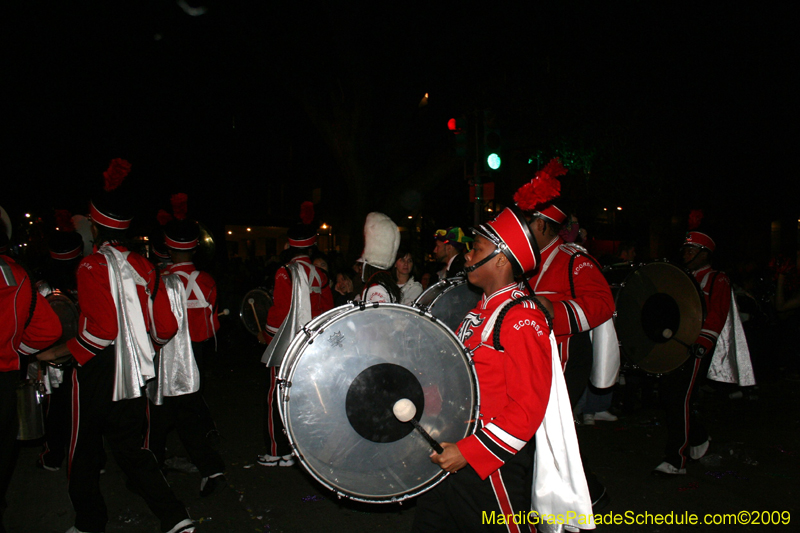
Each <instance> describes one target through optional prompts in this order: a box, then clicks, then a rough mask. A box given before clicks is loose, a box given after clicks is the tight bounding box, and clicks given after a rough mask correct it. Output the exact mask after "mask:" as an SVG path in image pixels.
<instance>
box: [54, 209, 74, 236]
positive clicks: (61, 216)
mask: <svg viewBox="0 0 800 533" xmlns="http://www.w3.org/2000/svg"><path fill="white" fill-rule="evenodd" d="M56 228H57V229H58V230H59V231H75V225H74V224H73V223H72V215H71V214H70V212H69V211H67V210H66V209H56Z"/></svg>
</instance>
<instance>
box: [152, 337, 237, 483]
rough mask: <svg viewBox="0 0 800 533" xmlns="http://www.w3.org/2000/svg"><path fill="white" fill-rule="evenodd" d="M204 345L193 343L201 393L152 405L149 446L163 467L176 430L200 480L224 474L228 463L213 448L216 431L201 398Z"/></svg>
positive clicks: (173, 397) (209, 413)
mask: <svg viewBox="0 0 800 533" xmlns="http://www.w3.org/2000/svg"><path fill="white" fill-rule="evenodd" d="M204 344H205V343H200V342H193V343H192V351H193V352H194V354H195V361H197V366H198V368H199V369H200V376H201V378H200V390H198V391H197V392H194V393H192V394H184V395H182V396H169V397H165V398H164V403H163V404H162V405H156V404H154V403H152V402H150V428H149V432H148V443H147V445H148V448H150V450H152V452H153V453H154V454H155V456H156V459H157V460H158V464H159V465H161V466H162V467H163V465H164V459H165V455H166V445H167V436H168V435H169V432H170V431H172V430H173V429H175V430H176V431H177V432H178V437H179V438H180V439H181V444H183V447H184V449H186V453H188V454H189V459H191V461H192V463H194V465H195V466H196V467H197V469H198V470H199V471H200V475H201V476H203V477H208V476H210V475H212V474H219V473H222V472H224V471H225V463H224V462H223V460H222V457H221V456H220V454H219V452H218V451H217V450H216V449H215V446H214V445H212V439H211V438H210V437H211V436H212V435H211V434H212V433H213V434H216V431H217V427H216V425H215V424H214V420H213V418H212V417H211V411H210V410H209V409H208V404H207V403H206V401H205V399H204V398H203V394H202V390H203V389H202V386H203V385H202V384H203V377H202V376H203V347H204Z"/></svg>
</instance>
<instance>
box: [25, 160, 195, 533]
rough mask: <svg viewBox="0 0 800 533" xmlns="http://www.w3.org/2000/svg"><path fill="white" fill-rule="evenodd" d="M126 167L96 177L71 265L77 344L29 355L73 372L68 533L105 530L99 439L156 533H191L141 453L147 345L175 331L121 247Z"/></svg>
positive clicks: (140, 269)
mask: <svg viewBox="0 0 800 533" xmlns="http://www.w3.org/2000/svg"><path fill="white" fill-rule="evenodd" d="M130 169H131V165H130V163H128V162H127V161H125V160H124V159H114V160H112V161H111V165H110V166H109V168H108V169H107V170H106V171H105V172H104V173H103V177H104V179H105V186H104V187H103V192H101V193H99V194H97V195H95V196H94V197H93V198H92V201H91V203H90V211H91V219H92V223H91V224H92V226H91V230H92V236H93V242H94V244H95V247H96V251H95V252H94V253H92V254H91V255H89V256H88V257H86V258H84V259H83V261H81V264H80V266H79V267H78V274H77V279H78V303H79V305H80V309H81V312H80V319H79V326H78V327H79V332H78V336H77V337H75V338H72V339H69V340H68V341H67V342H66V344H61V345H58V346H56V347H54V348H51V349H49V350H47V351H45V352H42V353H40V354H39V355H38V356H37V357H38V358H39V359H40V360H43V361H47V360H53V359H56V358H59V357H61V356H64V355H67V354H71V355H72V357H73V358H74V359H75V361H76V363H77V364H78V367H77V368H76V369H75V372H74V373H73V377H72V395H73V411H72V439H71V442H70V453H69V462H68V473H69V495H70V499H71V500H72V505H73V507H74V508H75V525H74V527H73V528H71V529H70V530H69V531H70V533H79V532H100V531H104V530H105V526H106V523H107V522H108V511H107V509H106V505H105V502H104V501H103V496H102V494H101V492H100V457H101V454H102V450H103V437H105V441H106V442H107V444H108V446H109V447H110V448H111V451H112V453H113V455H114V458H115V459H116V461H117V464H119V466H120V468H121V469H122V470H123V472H125V475H126V476H127V477H128V478H129V479H130V482H131V485H132V486H133V487H134V488H135V489H136V491H137V492H138V493H139V494H140V495H141V496H142V497H143V498H144V500H145V502H146V503H147V505H148V507H149V508H150V510H151V511H152V512H153V514H155V515H156V516H157V517H158V518H159V520H160V521H161V529H162V531H165V532H168V533H193V532H194V531H195V528H194V525H193V523H192V521H191V520H190V519H189V516H188V514H187V512H186V508H185V506H184V505H183V503H181V502H180V501H179V500H178V499H177V498H176V497H175V495H174V494H173V492H172V489H170V486H169V484H168V483H167V481H166V479H165V478H164V476H163V474H162V473H161V469H160V468H159V466H158V462H157V461H156V458H155V456H154V455H153V453H152V452H151V451H150V450H148V449H147V448H144V447H143V446H142V429H143V428H144V427H145V423H146V416H147V399H146V397H145V394H144V392H143V388H144V385H145V382H146V381H147V380H148V379H151V378H152V377H154V376H155V368H154V363H153V358H154V347H153V344H154V343H155V344H156V346H159V347H160V346H163V344H165V343H166V342H167V341H168V340H169V339H170V338H171V337H172V336H173V335H175V333H176V331H177V329H178V328H177V323H176V321H175V316H174V315H173V314H172V312H171V310H170V304H169V299H168V297H167V294H166V291H164V290H159V285H160V279H159V276H158V274H157V272H156V271H155V268H154V267H153V265H152V264H150V263H149V262H148V261H147V259H145V258H144V257H142V256H140V255H139V254H137V253H135V252H131V251H130V250H128V248H127V247H126V246H125V245H124V244H123V239H124V238H125V237H126V234H127V229H128V227H129V226H130V223H131V220H132V218H133V217H132V216H131V215H130V214H129V213H128V211H127V209H126V208H125V206H126V204H127V202H126V200H128V199H127V198H125V197H124V196H122V192H124V191H123V190H121V189H120V185H121V184H122V182H123V180H124V179H125V177H126V176H127V175H128V173H129V172H130Z"/></svg>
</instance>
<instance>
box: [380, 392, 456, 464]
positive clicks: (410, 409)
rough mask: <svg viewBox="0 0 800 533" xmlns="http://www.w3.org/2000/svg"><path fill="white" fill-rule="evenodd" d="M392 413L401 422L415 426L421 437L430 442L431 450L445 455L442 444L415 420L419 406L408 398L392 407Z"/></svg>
mask: <svg viewBox="0 0 800 533" xmlns="http://www.w3.org/2000/svg"><path fill="white" fill-rule="evenodd" d="M392 412H393V413H394V416H395V418H397V419H398V420H399V421H400V422H404V423H405V422H411V423H412V424H413V425H414V429H416V430H417V431H419V433H420V435H422V436H423V437H425V440H427V441H428V444H430V445H431V448H433V449H434V450H436V453H439V454H442V453H444V449H443V448H442V446H441V444H439V443H438V442H436V439H434V438H433V437H431V436H430V435H429V434H428V432H427V431H425V429H423V427H422V426H420V425H419V422H417V419H416V418H414V415H416V414H417V406H416V405H414V402H412V401H411V400H409V399H408V398H402V399H400V400H397V401H396V402H394V406H392Z"/></svg>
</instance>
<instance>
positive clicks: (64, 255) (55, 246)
mask: <svg viewBox="0 0 800 533" xmlns="http://www.w3.org/2000/svg"><path fill="white" fill-rule="evenodd" d="M47 248H48V250H49V252H50V257H51V258H53V259H55V260H56V261H70V260H71V259H75V258H78V257H82V256H83V237H81V235H80V233H78V232H77V231H75V224H74V223H73V222H72V215H70V212H69V211H67V210H66V209H57V210H56V231H55V232H54V233H53V235H52V236H51V237H50V239H49V241H48V244H47Z"/></svg>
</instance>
